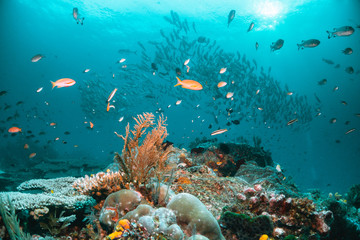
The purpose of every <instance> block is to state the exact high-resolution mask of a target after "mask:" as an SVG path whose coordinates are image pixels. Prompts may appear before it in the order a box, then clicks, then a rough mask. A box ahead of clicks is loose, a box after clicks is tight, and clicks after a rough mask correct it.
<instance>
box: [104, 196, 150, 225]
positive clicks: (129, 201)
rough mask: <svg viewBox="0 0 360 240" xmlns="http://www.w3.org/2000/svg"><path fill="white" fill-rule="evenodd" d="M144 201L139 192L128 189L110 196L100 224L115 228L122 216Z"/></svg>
mask: <svg viewBox="0 0 360 240" xmlns="http://www.w3.org/2000/svg"><path fill="white" fill-rule="evenodd" d="M142 199H143V198H142V196H141V194H140V193H139V192H136V191H133V190H127V189H123V190H120V191H118V192H115V193H112V194H110V195H109V196H108V197H107V198H106V200H105V203H104V205H103V207H102V209H101V211H100V217H99V220H100V222H101V223H103V224H105V225H106V226H110V227H113V226H114V225H115V223H116V222H117V221H118V220H119V219H120V218H121V217H122V216H124V215H125V214H126V213H127V212H129V211H131V210H133V209H135V208H136V207H137V206H138V205H139V204H140V203H141V201H142Z"/></svg>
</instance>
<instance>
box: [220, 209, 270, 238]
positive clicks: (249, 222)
mask: <svg viewBox="0 0 360 240" xmlns="http://www.w3.org/2000/svg"><path fill="white" fill-rule="evenodd" d="M220 222H221V225H222V226H223V227H224V228H226V229H229V230H230V231H231V232H232V233H235V234H236V235H237V237H238V238H239V239H243V240H253V239H259V238H260V236H261V235H263V234H267V235H271V234H272V232H273V229H274V226H273V223H272V221H271V219H270V218H269V217H268V216H265V215H261V216H257V217H253V218H252V217H250V216H248V215H246V214H239V213H234V212H230V211H225V212H223V214H222V215H221V218H220Z"/></svg>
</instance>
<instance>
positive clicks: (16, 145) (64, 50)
mask: <svg viewBox="0 0 360 240" xmlns="http://www.w3.org/2000/svg"><path fill="white" fill-rule="evenodd" d="M0 4H1V8H0V11H1V15H0V18H1V19H0V25H1V41H0V62H1V65H0V71H1V82H0V91H3V90H4V91H7V92H8V93H7V94H6V95H4V96H1V97H0V102H1V106H2V107H1V109H0V114H1V115H0V118H1V119H0V120H2V123H1V128H2V137H1V138H0V139H1V143H0V151H1V156H0V163H1V168H0V170H2V171H4V172H6V171H7V168H8V167H9V164H13V165H14V164H15V165H17V166H19V167H20V166H22V167H24V166H25V167H26V168H28V169H29V170H30V171H31V165H32V163H33V161H41V159H42V158H45V157H50V158H55V157H56V158H84V161H90V162H97V163H99V164H102V165H103V166H104V167H106V165H107V164H109V163H111V162H112V157H113V154H112V152H113V151H121V149H122V140H121V139H119V138H118V137H117V136H116V135H115V134H114V131H116V132H118V133H120V134H123V133H124V131H125V126H126V123H127V122H129V121H130V122H131V124H133V121H132V117H133V116H135V115H136V114H140V113H142V112H144V111H146V112H155V111H156V110H157V109H159V108H161V109H162V110H164V115H165V116H167V117H168V131H169V134H170V135H169V137H168V140H169V141H172V142H174V143H175V146H178V147H188V145H189V143H190V142H193V141H194V140H195V138H196V137H200V138H201V137H203V136H205V137H207V138H209V139H211V138H213V137H211V136H210V133H211V132H212V131H214V130H216V129H217V128H218V127H220V128H226V127H227V126H226V123H227V122H228V120H227V119H226V114H224V112H225V108H226V105H221V104H219V106H218V108H220V109H223V111H224V112H223V114H222V116H219V124H216V123H214V117H213V114H215V113H213V110H212V108H209V106H208V104H211V102H210V103H209V101H208V98H210V94H208V92H206V91H205V90H204V91H203V92H201V93H199V92H192V91H191V90H186V89H181V88H180V87H177V88H173V85H175V84H176V79H175V75H174V73H172V75H171V74H170V76H169V78H168V80H166V81H164V80H163V79H162V78H160V77H159V76H158V75H155V76H152V74H151V72H149V71H148V72H145V71H144V70H141V69H138V70H136V68H132V69H135V70H136V71H135V72H134V73H131V72H128V73H127V75H126V79H125V77H124V76H125V75H122V72H121V69H120V70H119V66H120V65H119V64H116V62H117V61H119V60H120V59H121V58H126V62H125V64H128V65H129V67H130V66H135V64H140V63H141V60H142V58H141V54H140V53H141V48H140V46H139V45H138V43H137V42H141V43H142V44H143V45H144V46H145V48H146V49H147V54H148V55H149V56H150V58H151V59H153V56H152V55H151V54H154V53H155V51H156V48H154V46H152V45H151V44H149V43H148V41H159V42H160V41H163V38H162V36H161V34H160V29H162V30H163V31H164V32H171V31H172V30H173V28H174V26H173V25H171V24H169V23H168V22H167V21H166V20H165V19H164V16H167V17H170V11H171V10H172V11H174V12H176V13H177V14H178V15H179V16H180V18H181V19H182V20H183V19H187V21H188V23H189V26H190V28H192V23H193V22H194V23H195V26H196V30H197V33H195V32H194V31H191V33H189V38H192V39H197V38H198V37H199V36H205V37H206V38H209V39H211V40H216V41H217V44H218V45H219V46H220V47H221V48H222V49H224V52H229V53H235V52H236V51H239V52H240V53H241V54H242V55H243V54H245V55H246V56H247V58H248V59H249V60H250V61H252V60H253V59H254V60H255V61H256V62H257V65H258V72H260V70H259V69H260V67H264V69H265V72H267V71H268V69H269V67H271V72H270V75H271V76H272V77H273V78H274V79H276V80H277V81H279V82H280V86H281V87H282V88H284V86H285V84H286V85H287V86H288V87H289V89H290V90H291V91H293V92H294V94H295V95H296V94H298V95H304V96H307V98H308V104H309V105H310V106H312V107H313V110H314V109H316V108H317V107H319V108H320V112H321V115H320V116H318V117H315V115H316V110H314V111H313V112H312V113H311V114H312V116H313V120H312V121H311V122H310V123H308V124H304V125H303V126H302V125H301V124H300V123H295V124H298V125H297V126H296V128H293V127H291V128H290V127H287V126H286V122H287V121H288V120H289V119H279V121H281V122H282V124H281V126H280V127H279V128H278V129H274V128H267V126H266V125H265V124H259V123H252V122H243V121H241V123H240V124H239V125H232V126H231V127H229V131H228V132H227V133H226V134H223V135H219V136H217V137H218V140H219V141H221V142H230V141H231V142H234V141H236V139H237V138H238V137H241V136H243V137H245V138H246V139H248V140H250V142H251V139H252V137H253V136H259V137H261V138H262V145H263V146H264V148H265V149H268V150H270V151H271V152H272V156H273V160H274V161H275V162H277V163H279V164H280V165H281V167H282V168H283V169H285V170H286V174H288V175H290V176H293V177H294V180H295V182H296V183H297V184H298V185H299V186H300V187H301V188H304V189H307V188H320V189H322V190H323V191H325V192H330V191H333V192H334V191H339V192H344V191H346V190H347V189H348V188H349V187H350V186H351V185H352V184H355V183H359V180H360V174H359V167H360V135H359V131H358V129H359V128H360V118H359V117H357V116H355V115H354V114H356V113H360V101H359V90H360V75H359V72H358V71H359V70H360V55H359V52H360V29H359V28H355V27H356V26H358V25H360V14H359V9H360V1H354V0H353V1H265V0H264V1H260V0H259V1H250V0H249V1H224V2H223V3H222V2H219V1H190V0H189V1H187V0H186V1H21V0H14V1H10V0H4V1H1V3H0ZM74 7H77V8H78V9H79V13H80V14H81V15H83V16H84V17H85V20H84V25H80V24H76V22H75V20H74V19H73V16H72V9H73V8H74ZM232 9H235V10H236V16H235V18H234V20H233V21H232V22H231V24H230V27H227V21H228V20H227V18H228V14H229V12H230V10H232ZM251 22H255V27H254V29H253V30H252V31H251V32H247V29H248V27H249V25H250V23H251ZM346 25H349V26H352V27H354V28H355V33H354V34H353V35H352V36H350V37H337V38H333V39H328V38H327V33H326V31H327V30H332V29H333V28H335V27H341V26H346ZM279 38H281V39H284V41H285V43H284V46H283V48H282V49H280V50H279V51H276V52H270V44H271V43H272V42H274V41H276V40H277V39H279ZM311 38H315V39H319V40H320V42H321V43H320V45H319V46H318V47H316V48H313V49H304V50H300V51H299V50H298V49H297V46H296V44H297V43H300V42H301V40H307V39H311ZM255 42H259V49H258V50H256V49H255ZM347 47H351V48H352V49H353V51H354V53H353V54H352V55H349V56H347V55H344V54H343V53H342V52H341V51H342V50H343V49H345V48H347ZM119 49H129V50H131V51H137V52H136V53H137V54H131V53H130V54H122V53H119V52H118V50H119ZM39 53H40V54H43V55H44V56H45V58H43V59H41V60H40V61H39V62H36V63H33V62H31V61H30V59H31V58H32V57H33V56H34V55H36V54H39ZM323 58H325V59H331V60H332V61H334V62H335V64H334V65H329V64H326V63H325V62H324V61H322V59H323ZM190 59H191V57H190ZM184 60H186V59H184ZM151 63H152V62H151V61H149V62H148V66H149V67H150V65H151ZM336 64H340V65H341V67H340V68H334V66H335V65H336ZM189 66H196V61H191V60H190V63H189ZM348 66H352V67H353V68H354V70H355V73H354V74H348V73H346V72H345V68H346V67H348ZM87 68H88V69H91V70H90V72H89V73H83V71H84V70H85V69H87ZM229 70H230V69H229ZM190 71H191V70H190ZM113 74H115V78H114V79H113ZM131 76H133V77H131ZM64 77H69V78H72V79H74V80H75V81H76V82H77V83H76V84H75V85H74V86H72V87H69V88H61V89H53V90H51V84H50V81H55V80H57V79H60V78H64ZM324 78H326V79H327V80H328V83H327V84H326V85H324V86H319V85H318V82H319V81H320V80H322V79H324ZM90 80H92V81H94V83H95V85H93V86H91V88H92V91H91V92H90V91H89V92H86V91H85V90H84V88H86V86H87V85H86V83H87V81H90ZM195 80H198V81H200V82H201V83H202V84H203V85H204V84H205V82H206V81H209V82H210V81H217V80H214V79H195ZM240 84H241V83H240ZM335 86H338V87H339V90H338V91H336V92H334V91H333V88H334V87H335ZM40 87H43V88H44V89H43V90H42V91H41V92H39V93H37V92H36V90H37V89H38V88H40ZM114 87H118V89H119V90H118V92H117V93H116V98H117V103H119V104H117V105H116V106H115V107H116V110H114V111H112V110H113V109H111V111H110V113H109V114H108V115H106V114H107V113H106V111H105V109H106V98H107V96H108V94H109V93H110V92H111V91H112V90H113V88H114ZM178 88H179V89H178ZM314 93H315V94H316V95H317V96H318V97H319V98H320V99H321V104H319V103H318V102H317V101H316V99H315V98H314ZM149 94H150V95H149ZM196 94H197V96H196ZM207 94H208V95H207ZM192 96H193V97H194V96H195V98H194V99H195V100H192V99H193V98H192ZM207 97H208V98H207ZM99 99H101V100H99ZM178 99H182V100H183V102H182V103H181V104H180V105H178V106H176V105H175V102H176V100H178ZM237 100H238V99H236V98H235V99H234V101H237ZM18 101H23V102H24V104H20V105H19V106H16V103H17V102H18ZM341 101H346V102H347V103H348V104H347V105H346V106H344V105H343V104H341ZM47 103H48V105H47ZM198 104H200V106H198V107H197V105H198ZM6 105H11V107H10V108H9V109H7V110H5V109H4V108H5V106H6ZM92 105H95V106H97V107H99V109H104V110H103V112H101V113H100V112H99V111H97V112H96V113H95V114H93V113H91V112H89V111H85V110H84V109H86V106H92ZM169 105H171V106H170V107H168V106H169ZM16 112H18V113H19V115H20V117H18V118H17V119H12V120H9V121H8V120H7V118H8V117H9V116H14V115H15V113H16ZM216 114H217V113H216ZM122 116H123V117H124V120H123V121H122V122H119V121H118V120H119V118H120V117H122ZM198 116H200V117H198ZM258 116H261V115H258ZM331 118H336V119H337V122H336V123H334V124H331V123H330V122H329V121H330V119H331ZM88 121H92V122H93V123H94V124H95V126H94V128H93V129H89V128H88V126H89V125H88V123H87V124H85V123H84V122H88ZM346 121H350V123H349V124H348V125H345V122H346ZM51 122H56V123H57V126H56V128H54V127H50V126H49V123H51ZM284 123H285V124H284ZM210 124H212V125H214V127H213V128H212V129H209V128H208V126H209V125H210ZM295 124H294V125H295ZM12 126H19V127H21V128H22V129H23V132H26V131H28V130H31V131H32V132H33V133H34V135H35V138H33V139H32V140H31V142H30V140H27V139H26V138H25V137H24V136H25V135H24V134H23V135H21V134H18V135H17V136H13V137H11V136H9V134H8V133H7V129H8V128H10V127H12ZM351 128H356V130H355V131H354V132H352V133H350V134H347V135H345V132H346V131H348V130H349V129H351ZM41 131H44V132H45V135H39V133H40V132H41ZM65 131H69V132H70V135H66V134H64V132H65ZM56 137H59V138H60V140H59V141H53V139H55V138H56ZM35 139H37V140H39V142H38V143H36V144H35V143H33V142H34V141H35ZM49 140H51V142H50V143H48V141H49ZM336 140H339V141H340V142H339V143H336ZM62 141H66V144H64V143H63V142H62ZM28 142H29V144H30V145H31V148H32V151H31V152H33V151H35V152H36V153H37V156H36V158H34V159H28V153H29V152H28V151H25V150H24V149H23V145H24V144H25V143H28ZM74 145H78V146H79V147H78V148H74ZM44 146H48V147H47V148H46V149H44V148H43V147H44ZM64 168H66V166H64ZM34 178H35V176H34Z"/></svg>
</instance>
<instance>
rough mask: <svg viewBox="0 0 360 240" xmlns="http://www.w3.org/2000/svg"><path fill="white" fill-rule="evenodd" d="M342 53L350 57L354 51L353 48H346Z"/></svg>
mask: <svg viewBox="0 0 360 240" xmlns="http://www.w3.org/2000/svg"><path fill="white" fill-rule="evenodd" d="M342 52H343V53H344V54H345V55H350V54H352V53H353V50H352V49H351V48H345V49H344V50H342Z"/></svg>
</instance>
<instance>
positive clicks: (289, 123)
mask: <svg viewBox="0 0 360 240" xmlns="http://www.w3.org/2000/svg"><path fill="white" fill-rule="evenodd" d="M297 121H298V119H297V118H295V119H292V120H290V121H288V123H287V125H288V126H289V125H291V124H293V123H295V122H297Z"/></svg>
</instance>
